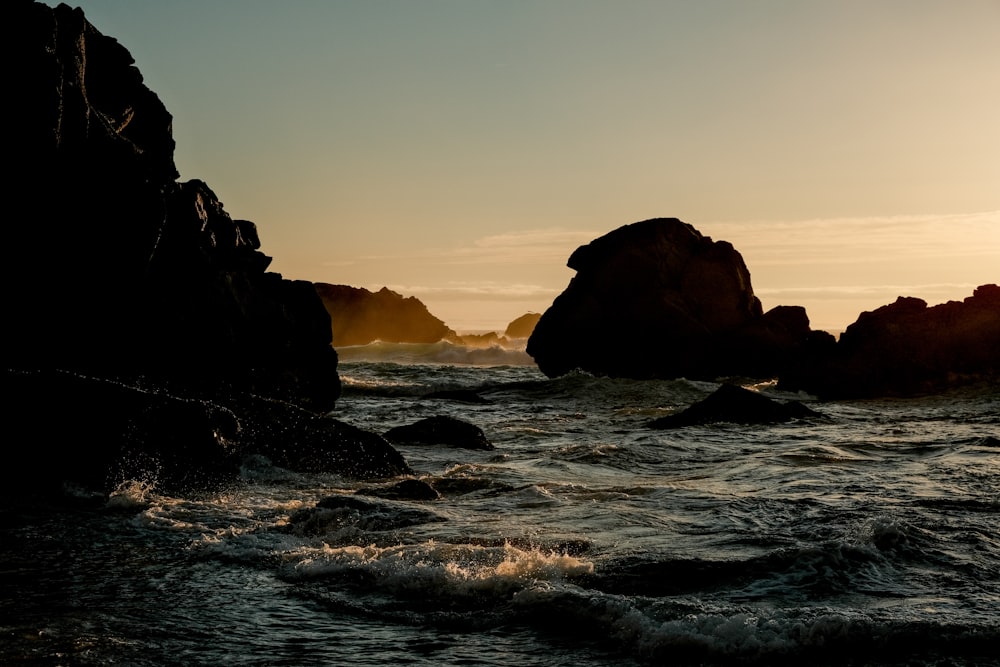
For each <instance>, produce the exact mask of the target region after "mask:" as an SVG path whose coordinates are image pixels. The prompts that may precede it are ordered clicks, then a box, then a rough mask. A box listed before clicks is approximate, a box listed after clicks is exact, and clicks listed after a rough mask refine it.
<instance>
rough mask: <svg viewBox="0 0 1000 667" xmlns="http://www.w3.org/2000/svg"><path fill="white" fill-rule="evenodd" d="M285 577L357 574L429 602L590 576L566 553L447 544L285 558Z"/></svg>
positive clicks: (324, 549)
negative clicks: (408, 592)
mask: <svg viewBox="0 0 1000 667" xmlns="http://www.w3.org/2000/svg"><path fill="white" fill-rule="evenodd" d="M286 560H288V561H290V563H289V568H288V569H287V572H286V574H287V575H288V576H289V577H292V578H296V579H310V578H317V577H327V576H337V575H341V574H345V573H352V572H354V573H357V572H361V573H364V574H366V575H369V576H371V577H373V579H374V581H375V582H376V586H377V587H378V588H380V589H385V590H390V591H410V592H413V591H419V592H421V593H422V594H424V595H428V596H433V597H442V596H467V595H473V594H481V593H485V592H492V593H494V594H504V593H509V592H512V591H514V590H519V589H521V588H523V587H525V586H526V585H530V584H532V583H534V582H537V581H565V580H568V579H571V578H573V577H576V576H580V575H584V574H591V573H592V572H593V570H594V566H593V563H591V562H589V561H587V560H585V559H582V558H578V557H575V556H571V555H569V554H566V553H558V552H546V551H543V550H540V549H533V548H525V549H522V548H519V547H516V546H513V545H511V544H509V543H504V544H503V545H500V546H478V545H473V544H449V543H439V542H434V541H429V542H425V543H422V544H418V545H397V546H390V547H379V546H376V545H374V544H372V545H369V546H365V547H362V546H354V545H351V546H339V547H332V546H329V545H327V544H324V545H322V546H321V547H313V548H305V549H303V550H301V551H299V552H296V553H294V554H288V555H287V556H286Z"/></svg>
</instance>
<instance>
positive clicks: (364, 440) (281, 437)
mask: <svg viewBox="0 0 1000 667" xmlns="http://www.w3.org/2000/svg"><path fill="white" fill-rule="evenodd" d="M237 414H238V415H239V416H240V418H241V420H242V422H243V423H244V431H245V432H246V435H245V436H244V437H243V450H244V452H245V454H246V455H262V456H265V457H267V458H268V459H269V460H270V461H271V462H272V463H273V464H274V465H276V466H279V467H281V468H286V469H288V470H292V471H295V472H304V473H330V474H336V475H341V476H343V477H348V478H352V479H382V478H387V477H396V476H398V475H407V474H411V473H412V470H410V466H409V465H408V464H407V463H406V460H405V459H404V458H403V456H402V455H401V454H400V453H399V452H398V451H396V450H395V449H394V448H393V447H392V445H391V444H390V443H389V442H388V441H387V440H386V439H385V438H384V437H382V436H381V435H379V434H377V433H372V432H370V431H365V430H363V429H360V428H358V427H356V426H353V425H351V424H347V423H345V422H343V421H340V420H338V419H334V418H332V417H331V416H329V415H316V414H313V413H310V412H308V411H305V410H302V409H298V408H296V407H295V406H293V405H290V404H287V403H283V402H280V401H274V400H268V401H262V400H256V401H254V400H251V399H246V400H244V401H242V402H241V403H240V405H239V407H238V413H237Z"/></svg>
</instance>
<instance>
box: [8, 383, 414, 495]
mask: <svg viewBox="0 0 1000 667" xmlns="http://www.w3.org/2000/svg"><path fill="white" fill-rule="evenodd" d="M0 389H2V390H3V395H4V396H5V397H6V398H5V401H6V406H7V413H6V414H7V415H8V419H7V420H6V422H5V428H6V431H5V438H4V451H5V453H6V454H7V456H8V458H9V465H5V466H0V497H21V496H25V495H28V494H40V495H46V496H56V495H60V494H61V490H62V488H63V485H65V484H71V485H73V486H77V487H80V488H85V489H92V490H96V491H99V492H102V493H109V492H111V491H113V490H114V489H115V488H116V487H117V486H118V485H120V484H122V483H124V482H128V481H138V482H142V483H143V484H145V485H148V486H150V487H152V488H155V489H156V490H157V491H158V492H161V493H168V494H185V493H189V492H202V491H212V490H217V489H220V488H223V487H225V486H226V485H227V484H231V483H234V482H236V481H237V480H238V479H239V477H240V473H241V466H242V464H243V463H244V462H245V461H246V460H247V459H248V458H249V457H256V456H264V457H266V458H267V460H269V461H270V462H271V463H273V464H275V465H279V466H281V467H284V468H287V469H289V470H293V471H297V472H306V473H316V472H321V473H330V474H336V475H340V476H343V477H347V478H352V479H378V478H387V477H394V476H397V475H404V474H409V473H410V472H411V470H410V467H409V466H408V465H407V463H406V461H405V459H404V458H403V457H402V455H400V453H399V452H398V451H396V450H395V449H394V448H393V447H392V446H391V445H390V444H389V443H388V442H387V441H386V440H385V439H384V438H383V437H382V436H380V435H378V434H376V433H371V432H368V431H363V430H361V429H358V428H356V427H354V426H351V425H349V424H345V423H343V422H341V421H338V420H335V419H332V418H330V417H329V416H320V415H316V414H315V413H312V412H311V411H308V410H305V409H303V408H301V407H299V406H297V405H294V404H291V403H287V402H284V401H279V400H276V399H264V398H261V397H252V396H248V395H245V394H240V395H237V396H204V397H197V396H194V395H192V394H191V393H184V394H181V395H175V394H171V393H170V392H169V390H168V388H165V387H163V386H161V385H159V384H144V383H129V382H124V381H120V380H112V379H108V378H101V377H94V376H84V375H81V374H77V373H69V372H66V371H55V370H41V371H12V370H10V369H5V370H3V371H2V372H0ZM54 415H57V417H58V418H53V416H54Z"/></svg>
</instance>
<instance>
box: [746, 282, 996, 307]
mask: <svg viewBox="0 0 1000 667" xmlns="http://www.w3.org/2000/svg"><path fill="white" fill-rule="evenodd" d="M976 287H979V286H978V285H975V284H973V283H931V284H923V285H822V286H814V287H775V288H763V289H754V294H756V295H757V296H759V297H761V298H762V299H766V300H767V301H776V300H782V299H784V300H787V301H788V302H790V303H793V302H794V303H797V302H800V301H807V300H810V301H834V300H846V301H858V300H869V299H873V298H876V299H886V298H887V299H888V300H886V301H884V302H885V303H891V302H892V301H895V299H896V297H898V296H908V297H909V296H912V297H917V298H919V299H924V300H925V301H927V302H928V303H929V304H932V305H933V304H935V303H938V302H940V301H948V300H952V299H962V298H964V297H966V296H971V295H972V292H973V290H975V289H976Z"/></svg>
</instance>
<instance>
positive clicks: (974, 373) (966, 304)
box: [782, 285, 1000, 398]
mask: <svg viewBox="0 0 1000 667" xmlns="http://www.w3.org/2000/svg"><path fill="white" fill-rule="evenodd" d="M998 378H1000V287H998V286H996V285H982V286H980V287H978V288H976V290H975V291H974V293H973V295H972V296H970V297H967V298H966V299H965V300H963V301H949V302H948V303H943V304H940V305H937V306H933V307H930V308H928V307H927V303H926V302H925V301H923V300H922V299H915V298H911V297H899V298H898V299H897V300H896V301H895V303H892V304H889V305H887V306H882V307H881V308H877V309H876V310H874V311H871V312H864V313H862V314H861V315H860V316H859V317H858V319H857V320H856V321H855V322H854V323H853V324H851V325H850V326H849V327H847V330H846V331H844V333H843V334H841V336H840V340H839V341H838V342H837V345H836V347H835V349H834V350H833V351H832V353H830V354H828V355H824V356H822V357H820V358H818V359H814V360H813V361H812V363H811V364H810V365H809V366H808V367H806V368H804V369H802V370H801V372H799V373H794V374H789V375H788V376H787V377H784V378H782V384H783V385H785V386H788V387H791V388H799V389H805V390H806V391H809V392H812V393H815V394H817V395H820V396H822V397H825V398H841V397H871V396H885V395H911V394H919V393H926V392H933V391H939V390H941V389H945V388H948V387H955V386H960V385H962V384H967V383H971V382H980V381H996V380H997V379H998Z"/></svg>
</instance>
